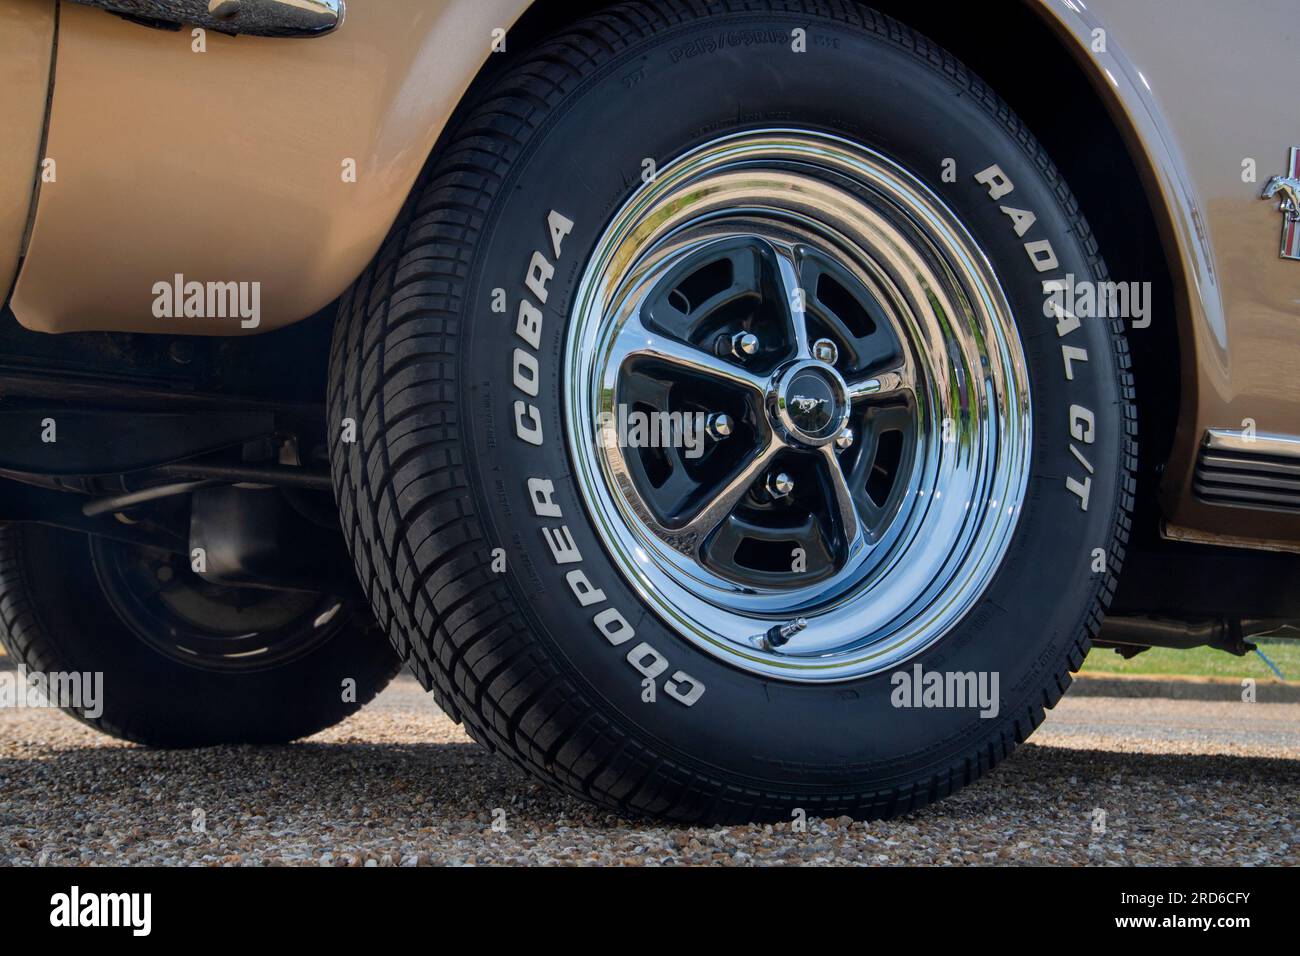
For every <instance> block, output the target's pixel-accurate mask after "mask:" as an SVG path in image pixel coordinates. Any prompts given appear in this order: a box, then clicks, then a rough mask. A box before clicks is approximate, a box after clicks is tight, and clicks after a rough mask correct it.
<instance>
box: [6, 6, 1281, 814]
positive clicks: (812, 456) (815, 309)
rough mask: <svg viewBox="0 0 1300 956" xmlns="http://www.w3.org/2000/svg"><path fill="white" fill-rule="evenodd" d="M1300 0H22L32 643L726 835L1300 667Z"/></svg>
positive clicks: (16, 618)
mask: <svg viewBox="0 0 1300 956" xmlns="http://www.w3.org/2000/svg"><path fill="white" fill-rule="evenodd" d="M1292 12H1293V11H1292V10H1291V8H1290V5H1289V4H1288V3H1285V2H1283V0H1252V2H1251V3H1249V4H1232V5H1228V4H1219V3H1215V2H1212V0H1180V2H1177V3H1175V2H1174V0H1144V2H1142V3H1131V2H1126V0H1091V2H1089V3H1088V4H1087V5H1085V4H1082V3H1075V2H1071V0H1027V2H1025V3H998V4H978V5H976V4H963V5H956V6H955V5H952V4H944V3H937V2H935V3H930V2H916V0H879V2H873V3H870V4H868V3H858V2H854V0H708V2H705V0H626V2H624V0H620V2H605V0H580V2H574V3H563V4H561V3H545V2H530V0H384V2H382V3H377V2H369V3H366V2H362V0H351V2H348V3H347V4H346V6H345V4H344V3H343V2H342V0H293V2H289V0H212V2H210V3H204V2H202V0H148V2H145V0H78V2H65V3H56V2H55V0H2V2H0V62H3V63H4V65H5V75H6V83H5V84H4V86H3V89H2V90H0V119H2V120H3V126H4V129H5V131H6V136H5V141H4V145H3V147H0V171H3V175H0V298H3V300H4V301H5V303H6V305H5V309H4V312H3V315H2V316H0V385H2V386H3V401H2V402H0V420H2V421H3V431H2V432H0V434H3V439H2V440H0V474H2V475H3V478H2V479H0V522H3V528H2V530H0V635H2V636H3V640H4V644H5V646H6V647H7V648H8V652H9V655H10V656H11V657H12V658H13V659H14V662H15V663H16V664H17V665H18V666H19V667H21V668H23V669H24V670H25V671H27V672H28V673H30V674H39V675H51V674H72V675H87V674H90V675H100V676H101V677H102V681H103V700H102V702H100V703H101V704H102V706H100V705H97V706H96V707H95V709H94V710H93V711H92V710H90V709H89V708H88V707H86V706H85V705H84V702H83V704H82V705H80V706H79V705H78V704H77V702H75V701H71V702H70V701H60V702H61V703H63V704H64V705H65V706H66V708H67V709H68V710H69V711H70V712H71V713H72V714H73V715H74V716H76V717H78V718H80V719H82V720H84V721H86V722H88V723H90V724H92V725H93V726H95V727H97V728H99V729H100V730H103V731H105V732H107V733H110V734H113V735H115V736H118V737H121V738H124V739H127V740H131V741H136V742H139V743H142V744H146V745H152V746H159V747H193V746H208V745H218V744H238V743H275V742H286V741H290V740H294V739H297V738H300V737H303V736H306V735H310V734H312V733H315V732H316V731H319V730H321V729H323V728H325V727H328V726H330V725H333V724H335V723H336V722H338V721H340V720H342V719H343V718H345V717H346V716H348V715H349V714H352V713H354V712H355V711H356V710H357V709H358V708H360V707H361V706H363V705H364V704H365V703H366V702H367V701H369V700H370V699H371V698H373V697H374V696H375V694H376V693H378V692H379V691H380V690H381V689H382V688H383V687H384V686H385V684H386V683H387V682H388V681H389V680H390V679H391V678H392V677H393V676H394V675H395V674H396V673H397V672H398V670H399V668H401V667H402V666H404V667H405V668H406V669H407V670H409V672H411V673H412V674H413V675H414V676H415V677H416V678H417V679H418V680H419V682H420V683H421V684H422V685H423V686H424V687H425V688H426V689H427V690H429V691H431V692H432V696H433V699H434V700H435V701H436V703H437V705H438V707H439V708H441V709H442V711H444V712H445V713H446V714H447V715H448V716H449V717H450V718H451V719H453V720H455V721H457V722H459V723H462V724H463V725H464V728H465V730H466V731H467V732H468V733H469V735H471V736H472V737H473V738H474V739H476V740H477V741H479V742H480V743H481V744H483V745H484V746H485V747H487V748H488V749H490V750H492V751H494V752H497V753H499V754H501V755H502V756H504V757H505V758H507V759H508V760H510V761H513V762H514V763H515V764H517V765H518V766H520V767H522V768H524V769H525V770H527V771H528V772H530V773H532V774H534V775H536V776H538V777H539V778H541V779H543V780H545V781H548V782H549V783H551V784H554V785H555V786H557V787H560V788H562V789H563V790H565V791H568V792H570V793H572V794H575V795H577V796H580V797H582V798H585V799H587V800H591V801H595V802H597V803H599V804H601V805H604V806H606V807H609V808H612V809H614V810H616V811H618V812H620V813H623V814H628V815H647V816H657V817H661V818H666V819H672V820H680V821H690V822H708V821H749V820H771V819H787V820H788V819H789V818H790V815H791V814H792V813H796V812H799V811H802V812H805V813H808V814H814V815H821V816H837V815H842V814H848V815H851V816H854V817H858V818H873V817H884V816H892V815H896V814H900V813H905V812H908V811H911V810H914V809H916V808H918V807H921V806H923V805H925V804H927V803H929V802H932V801H934V800H937V799H939V798H942V797H944V796H946V795H947V794H950V793H952V792H954V791H956V790H957V789H959V788H961V787H962V786H964V785H966V784H969V783H970V782H971V781H973V780H975V779H976V778H978V777H980V776H981V775H982V774H984V773H986V772H988V771H989V770H990V769H991V768H992V767H993V766H994V765H995V764H997V763H998V762H999V761H1000V760H1002V759H1003V758H1004V757H1006V756H1007V755H1008V754H1009V753H1011V751H1012V750H1013V749H1014V748H1015V747H1016V745H1017V744H1019V743H1020V742H1022V741H1024V740H1025V739H1026V738H1027V737H1029V735H1030V734H1031V733H1032V732H1033V730H1034V729H1035V727H1037V726H1038V724H1039V723H1040V722H1041V721H1042V720H1043V719H1044V715H1045V712H1046V710H1047V709H1048V708H1051V707H1052V706H1054V705H1055V704H1056V703H1057V701H1058V700H1059V699H1060V698H1061V696H1062V694H1064V693H1065V691H1066V689H1067V687H1068V686H1069V685H1070V683H1071V680H1072V677H1071V675H1072V674H1073V673H1074V672H1077V671H1078V670H1079V668H1080V667H1081V666H1082V665H1083V662H1084V658H1085V655H1087V654H1088V652H1089V650H1090V649H1091V648H1113V649H1116V650H1118V651H1120V652H1121V653H1123V654H1125V655H1132V654H1136V653H1140V652H1141V651H1143V650H1145V649H1146V648H1149V647H1200V646H1207V645H1208V646H1212V647H1216V648H1220V649H1222V650H1224V651H1226V652H1229V653H1234V654H1245V653H1247V652H1248V651H1249V650H1251V649H1252V648H1253V646H1254V645H1253V643H1252V638H1254V637H1257V636H1259V635H1261V634H1274V635H1280V636H1293V635H1294V634H1295V631H1294V629H1293V628H1294V625H1295V623H1296V622H1297V621H1300V557H1297V555H1298V553H1300V389H1298V388H1297V386H1296V381H1297V379H1296V376H1295V369H1296V368H1297V367H1300V325H1298V323H1300V297H1298V296H1297V290H1298V289H1300V148H1297V146H1296V143H1297V142H1298V141H1300V106H1298V105H1297V100H1296V99H1295V98H1294V97H1293V96H1290V95H1288V94H1287V92H1286V91H1287V90H1288V89H1290V88H1291V87H1292V85H1293V84H1292V79H1293V72H1294V66H1293V64H1294V55H1293V50H1292V47H1291V38H1290V37H1289V35H1288V34H1287V32H1286V31H1285V30H1284V29H1280V28H1279V27H1278V24H1279V23H1285V22H1288V20H1289V19H1290V17H1291V14H1292ZM1229 37H1230V38H1231V42H1227V39H1226V38H1229ZM1279 233H1281V236H1280V239H1279ZM1139 435H1140V436H1141V444H1140V445H1139V442H1138V438H1139ZM46 686H55V685H53V684H47V685H46Z"/></svg>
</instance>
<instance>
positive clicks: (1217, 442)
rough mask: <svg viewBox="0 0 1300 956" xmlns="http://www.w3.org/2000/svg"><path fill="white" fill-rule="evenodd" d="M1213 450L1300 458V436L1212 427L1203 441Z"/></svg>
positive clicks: (1203, 443) (1254, 455)
mask: <svg viewBox="0 0 1300 956" xmlns="http://www.w3.org/2000/svg"><path fill="white" fill-rule="evenodd" d="M1201 444H1202V445H1203V446H1204V447H1205V448H1208V449H1210V450H1212V451H1233V452H1238V453H1239V454H1243V455H1251V456H1253V457H1260V456H1264V455H1275V456H1277V457H1279V458H1296V459H1300V437H1298V436H1296V435H1276V434H1263V433H1258V432H1257V433H1255V434H1250V433H1248V432H1245V431H1242V430H1241V429H1234V428H1211V429H1209V430H1208V431H1206V433H1205V438H1204V440H1203V441H1202V443H1201Z"/></svg>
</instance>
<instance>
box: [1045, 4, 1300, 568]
mask: <svg viewBox="0 0 1300 956" xmlns="http://www.w3.org/2000/svg"><path fill="white" fill-rule="evenodd" d="M1031 2H1033V3H1035V4H1038V5H1039V6H1040V7H1041V8H1042V9H1043V11H1044V13H1045V14H1046V15H1047V16H1048V17H1049V18H1051V19H1052V20H1053V21H1055V22H1056V23H1057V24H1058V25H1059V26H1060V28H1061V32H1062V33H1063V35H1065V36H1066V37H1067V38H1069V40H1070V41H1071V42H1072V43H1073V49H1074V51H1075V53H1076V54H1077V56H1078V59H1079V61H1080V62H1081V63H1082V64H1083V65H1084V67H1085V69H1086V70H1087V71H1088V72H1089V74H1090V76H1091V77H1093V79H1094V81H1095V84H1096V86H1097V88H1098V90H1099V91H1100V92H1101V94H1102V95H1103V97H1105V99H1106V100H1107V101H1108V104H1109V105H1110V106H1111V108H1112V115H1114V116H1115V117H1116V119H1117V120H1118V121H1119V122H1120V125H1121V127H1122V128H1124V132H1125V133H1126V135H1127V137H1128V139H1129V142H1130V147H1131V148H1132V149H1133V151H1134V154H1135V158H1136V159H1137V160H1138V167H1139V170H1140V171H1142V172H1143V173H1144V174H1145V179H1146V184H1147V188H1148V192H1149V195H1150V198H1151V200H1152V206H1153V208H1154V209H1155V211H1156V217H1157V223H1158V224H1159V225H1160V226H1161V228H1162V233H1163V234H1164V238H1165V242H1166V251H1167V254H1168V258H1169V260H1170V263H1171V266H1172V271H1173V274H1174V279H1175V290H1176V294H1177V295H1178V298H1179V301H1178V302H1177V303H1175V305H1176V310H1177V317H1178V322H1179V331H1180V337H1179V338H1180V343H1181V351H1182V372H1183V374H1182V379H1183V394H1182V405H1181V417H1180V421H1179V426H1178V433H1177V436H1176V439H1175V442H1174V448H1173V454H1172V456H1171V458H1170V461H1169V462H1168V464H1167V467H1166V470H1165V477H1164V483H1163V486H1162V504H1163V506H1164V511H1165V515H1166V518H1167V521H1168V524H1169V526H1170V529H1169V530H1170V533H1171V534H1172V535H1173V536H1176V537H1188V538H1192V539H1198V538H1204V537H1205V533H1206V532H1208V533H1210V534H1213V535H1223V536H1229V537H1234V538H1247V539H1264V540H1274V541H1277V542H1279V543H1281V542H1295V541H1298V540H1300V516H1295V515H1284V514H1278V513H1272V512H1266V511H1254V510H1244V509H1237V508H1225V507H1221V506H1214V505H1208V504H1205V503H1203V502H1200V501H1198V500H1197V499H1196V498H1195V496H1194V495H1193V494H1192V492H1191V480H1192V474H1193V470H1194V465H1195V459H1196V454H1197V451H1198V449H1199V447H1200V442H1201V440H1202V438H1203V437H1204V435H1205V433H1206V431H1207V430H1208V429H1210V428H1234V429H1236V428H1241V427H1243V426H1242V423H1243V422H1244V421H1246V420H1248V419H1249V420H1251V421H1253V422H1254V423H1255V427H1256V429H1257V430H1258V431H1259V432H1274V433H1279V434H1290V435H1295V434H1300V375H1297V370H1300V262H1295V261H1290V260H1285V259H1282V258H1281V257H1280V256H1279V251H1280V245H1281V242H1280V240H1281V232H1282V216H1281V214H1280V213H1279V211H1278V205H1277V202H1275V201H1274V202H1269V201H1265V200H1263V199H1262V198H1261V192H1262V190H1263V186H1264V183H1266V182H1267V181H1268V179H1269V178H1270V177H1271V176H1273V175H1275V174H1281V173H1285V172H1286V166H1287V157H1288V152H1289V148H1290V147H1291V146H1294V145H1297V144H1300V99H1297V98H1296V97H1295V96H1293V95H1291V90H1292V88H1293V86H1294V83H1293V80H1292V77H1293V75H1294V70H1295V62H1296V61H1295V46H1294V44H1295V34H1294V31H1292V30H1288V29H1285V28H1279V27H1278V25H1279V24H1282V25H1285V24H1288V23H1290V22H1291V20H1292V19H1293V14H1294V12H1295V7H1294V3H1292V2H1291V0H1252V2H1251V3H1250V4H1248V5H1243V4H1225V3H1220V2H1218V0H1142V2H1141V3H1133V2H1132V0H1090V2H1089V3H1087V4H1086V6H1085V5H1084V4H1081V3H1075V2H1069V0H1031ZM1099 28H1100V29H1104V30H1105V31H1106V37H1105V39H1106V51H1105V52H1094V50H1093V39H1094V33H1093V31H1094V30H1096V29H1099ZM1244 38H1248V41H1249V42H1248V43H1242V42H1237V40H1238V39H1244ZM1248 158H1249V159H1253V160H1254V161H1255V162H1256V164H1257V175H1256V177H1255V179H1254V181H1243V177H1242V171H1243V167H1242V163H1243V161H1244V160H1246V159H1248ZM1122 268H1123V267H1122V264H1117V268H1116V270H1115V271H1116V272H1119V273H1122ZM1117 278H1121V279H1127V278H1130V277H1128V276H1125V275H1123V274H1120V275H1118V276H1117ZM1132 334H1133V335H1141V334H1143V333H1142V331H1141V330H1134V332H1133V333H1132ZM1141 384H1142V383H1141V382H1139V383H1138V388H1139V395H1138V398H1139V401H1160V400H1161V396H1158V395H1150V394H1146V393H1143V392H1142V391H1141ZM1196 532H1201V533H1200V534H1198V533H1196Z"/></svg>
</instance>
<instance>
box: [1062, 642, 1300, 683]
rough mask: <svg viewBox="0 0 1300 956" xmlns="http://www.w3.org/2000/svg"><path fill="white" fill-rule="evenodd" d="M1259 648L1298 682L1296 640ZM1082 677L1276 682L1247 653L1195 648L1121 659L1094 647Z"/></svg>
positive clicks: (1299, 647)
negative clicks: (1166, 676) (1238, 654)
mask: <svg viewBox="0 0 1300 956" xmlns="http://www.w3.org/2000/svg"><path fill="white" fill-rule="evenodd" d="M1252 643H1255V644H1258V645H1259V649H1260V650H1261V651H1263V652H1264V653H1265V654H1267V655H1268V658H1269V660H1271V661H1272V662H1273V663H1274V664H1276V665H1277V669H1278V670H1280V671H1281V672H1282V676H1283V677H1285V678H1286V679H1287V680H1288V681H1300V641H1270V640H1264V639H1260V640H1256V641H1254V642H1252ZM1083 673H1085V674H1135V675H1142V674H1175V675H1180V676H1186V677H1228V678H1232V679H1236V680H1239V679H1241V678H1243V677H1254V678H1255V679H1256V680H1277V675H1276V674H1274V673H1273V672H1272V671H1271V670H1269V669H1268V665H1267V664H1265V663H1264V662H1263V661H1262V660H1260V659H1259V655H1258V654H1256V653H1255V652H1254V651H1251V652H1250V653H1249V654H1247V655H1246V656H1245V657H1236V656H1235V655H1232V654H1229V653H1227V652H1225V651H1219V650H1215V649H1214V648H1212V647H1197V648H1193V649H1191V650H1186V651H1177V650H1170V649H1169V648H1164V647H1153V648H1151V650H1149V651H1145V652H1143V653H1141V654H1139V655H1138V656H1137V657H1134V658H1133V659H1132V660H1127V661H1126V660H1124V658H1122V657H1120V656H1119V655H1118V654H1116V653H1115V652H1114V651H1113V650H1111V649H1110V648H1104V647H1096V648H1093V650H1092V653H1090V654H1089V655H1088V659H1087V661H1085V662H1084V665H1083Z"/></svg>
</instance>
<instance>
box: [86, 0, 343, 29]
mask: <svg viewBox="0 0 1300 956" xmlns="http://www.w3.org/2000/svg"><path fill="white" fill-rule="evenodd" d="M72 2H73V3H80V4H82V5H83V6H87V7H98V8H99V9H101V10H107V11H108V12H109V13H116V14H121V15H124V16H128V17H134V18H137V19H140V20H144V21H154V22H157V23H160V24H170V25H175V26H177V27H179V26H181V25H185V26H194V27H202V28H203V29H205V30H213V31H215V32H217V33H225V34H228V35H230V36H237V35H245V36H259V37H318V36H324V35H325V34H327V33H332V32H333V31H334V30H337V29H338V28H339V26H340V25H341V24H342V23H343V17H344V15H345V13H346V10H345V8H344V5H343V0H72Z"/></svg>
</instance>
